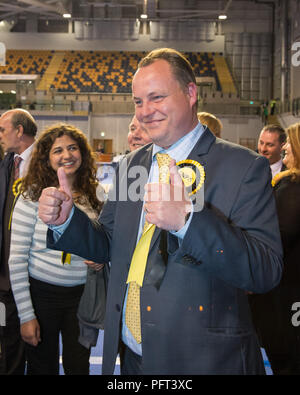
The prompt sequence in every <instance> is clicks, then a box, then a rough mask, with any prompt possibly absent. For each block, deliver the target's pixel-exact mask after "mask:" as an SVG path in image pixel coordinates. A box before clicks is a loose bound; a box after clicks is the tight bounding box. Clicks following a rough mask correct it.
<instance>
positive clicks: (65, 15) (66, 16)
mask: <svg viewBox="0 0 300 395" xmlns="http://www.w3.org/2000/svg"><path fill="white" fill-rule="evenodd" d="M71 16H72V15H71V14H63V17H64V18H71Z"/></svg>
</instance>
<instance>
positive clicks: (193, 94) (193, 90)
mask: <svg viewBox="0 0 300 395" xmlns="http://www.w3.org/2000/svg"><path fill="white" fill-rule="evenodd" d="M188 95H189V97H190V101H191V105H192V107H193V105H194V104H195V103H196V102H197V99H198V89H197V85H196V84H194V83H193V82H190V83H189V84H188Z"/></svg>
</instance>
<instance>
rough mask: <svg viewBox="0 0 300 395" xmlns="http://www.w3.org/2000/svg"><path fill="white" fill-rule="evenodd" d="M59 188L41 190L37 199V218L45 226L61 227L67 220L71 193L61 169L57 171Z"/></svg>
mask: <svg viewBox="0 0 300 395" xmlns="http://www.w3.org/2000/svg"><path fill="white" fill-rule="evenodd" d="M57 177H58V182H59V187H58V188H55V187H48V188H45V189H43V191H42V194H41V196H40V198H39V217H40V218H41V220H42V221H43V222H44V223H45V224H47V225H61V224H63V223H64V222H66V220H67V219H68V217H69V215H70V212H71V209H72V206H73V199H72V192H71V186H70V185H69V182H68V179H67V176H66V173H65V171H64V169H63V167H59V168H58V170H57Z"/></svg>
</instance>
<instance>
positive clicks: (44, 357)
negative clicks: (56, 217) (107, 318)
mask: <svg viewBox="0 0 300 395" xmlns="http://www.w3.org/2000/svg"><path fill="white" fill-rule="evenodd" d="M59 171H61V172H64V174H65V175H66V177H67V179H68V182H69V184H70V186H71V190H72V198H73V199H74V202H75V204H76V205H77V206H78V207H81V209H83V210H84V211H85V213H86V215H88V216H89V217H90V218H91V220H92V221H93V222H96V219H97V217H98V215H99V213H100V210H101V207H102V202H101V201H99V200H98V198H97V188H99V186H98V182H97V180H96V166H95V162H94V158H93V154H92V151H91V148H90V146H89V144H88V142H87V139H86V137H85V135H84V134H83V133H82V132H81V131H80V130H79V129H77V128H75V127H74V126H72V125H68V124H57V125H53V126H51V127H49V128H48V129H46V130H45V131H44V132H43V133H42V134H41V136H40V137H39V138H38V140H37V142H36V147H35V150H34V152H33V155H32V160H31V162H30V166H29V170H28V174H27V175H26V176H25V177H24V179H23V182H22V186H21V195H20V196H19V199H18V201H17V203H16V206H15V210H14V213H13V217H12V238H11V247H12V248H11V254H10V258H9V269H10V277H11V285H12V290H13V294H14V298H15V301H16V305H17V308H18V314H19V317H20V323H21V336H22V338H23V340H24V341H25V343H26V357H27V374H28V375H43V374H45V375H50V374H51V375H57V374H58V373H59V334H60V333H61V336H62V346H63V351H62V356H63V361H62V363H63V367H64V371H65V374H67V375H74V374H89V356H90V350H88V349H86V348H85V347H83V346H82V345H80V344H79V343H78V336H79V325H78V319H77V316H76V314H77V309H78V304H79V301H80V298H81V295H82V292H83V288H84V284H85V281H86V272H87V264H88V265H90V266H91V267H93V268H95V269H97V270H98V269H100V268H101V267H102V266H101V265H98V264H96V263H93V262H90V261H86V262H85V261H84V259H82V258H81V257H79V256H75V255H70V254H66V253H65V252H61V251H60V252H59V251H55V252H54V251H52V250H49V249H47V248H46V232H47V226H46V225H45V224H44V223H43V222H42V221H41V220H40V219H39V218H38V215H37V211H38V199H39V197H40V194H41V191H42V190H43V188H45V187H47V186H50V185H53V186H55V185H56V186H57V185H58V178H57V173H58V172H59ZM100 188H101V187H100Z"/></svg>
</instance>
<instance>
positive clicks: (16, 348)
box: [0, 108, 37, 375]
mask: <svg viewBox="0 0 300 395" xmlns="http://www.w3.org/2000/svg"><path fill="white" fill-rule="evenodd" d="M36 133H37V125H36V122H35V120H34V118H33V117H32V115H31V114H30V113H29V112H28V111H26V110H23V109H20V108H17V109H13V110H9V111H6V112H4V113H3V114H2V115H1V117H0V144H1V146H2V148H3V151H4V152H7V154H6V155H5V157H4V159H3V160H2V162H1V165H0V254H1V256H0V259H1V260H0V302H1V303H3V304H4V306H5V310H6V326H5V327H4V328H3V331H2V333H1V335H0V348H1V361H0V374H5V375H22V374H24V369H25V357H24V344H23V340H22V338H21V336H20V322H19V318H18V313H17V308H16V304H15V300H14V297H13V293H12V290H11V284H10V278H9V269H8V258H9V253H10V237H11V226H10V217H11V213H12V210H13V204H14V201H15V198H16V196H15V192H14V188H13V187H14V185H15V183H18V180H19V178H21V177H23V176H24V175H25V174H26V171H27V167H28V163H29V161H30V157H31V153H32V150H33V146H34V143H35V136H36Z"/></svg>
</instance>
